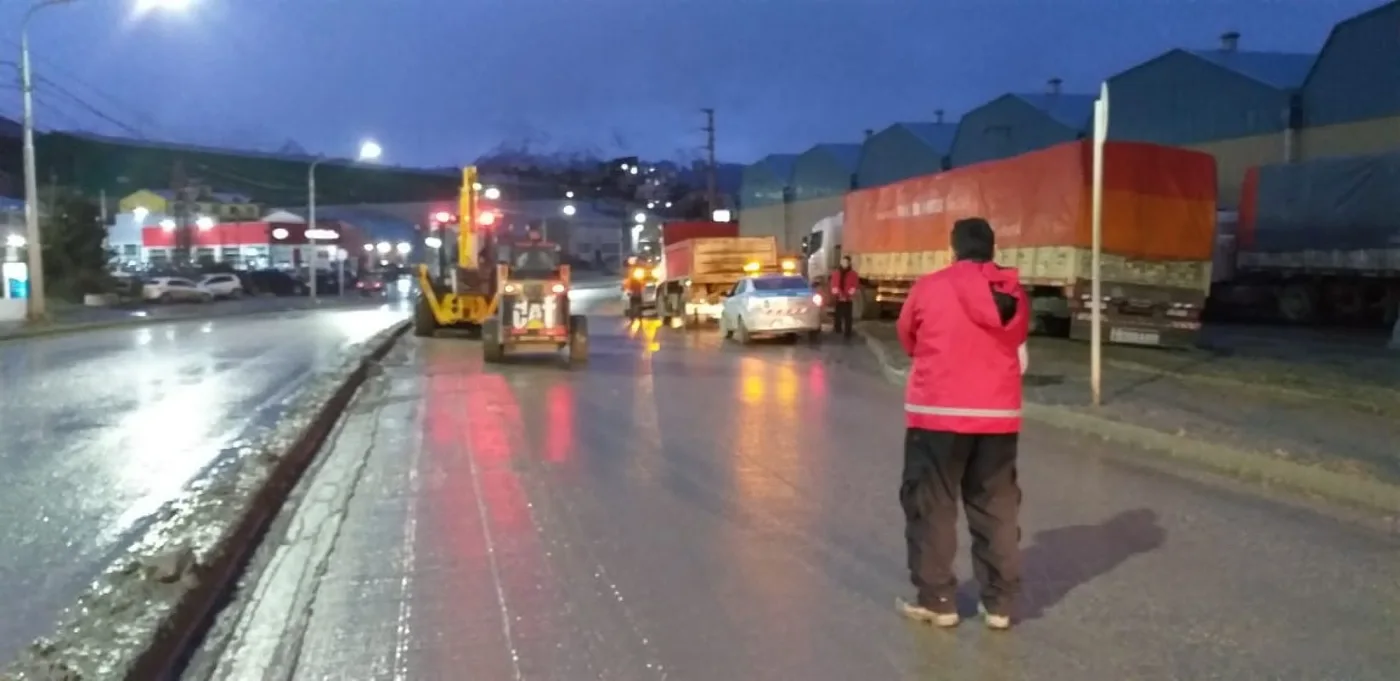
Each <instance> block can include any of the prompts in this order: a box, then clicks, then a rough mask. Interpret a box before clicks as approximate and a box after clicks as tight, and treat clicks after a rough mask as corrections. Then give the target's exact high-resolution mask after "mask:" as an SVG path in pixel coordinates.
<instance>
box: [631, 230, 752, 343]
mask: <svg viewBox="0 0 1400 681" xmlns="http://www.w3.org/2000/svg"><path fill="white" fill-rule="evenodd" d="M661 233H662V241H663V243H664V246H663V248H662V255H661V263H660V265H659V266H658V267H657V268H656V279H657V284H656V316H657V317H660V318H662V320H663V321H664V322H665V323H667V324H669V323H670V320H671V319H672V318H681V319H682V320H684V322H685V323H686V325H687V326H689V325H691V324H697V323H699V322H702V321H707V320H712V319H718V317H719V313H720V310H721V309H722V303H723V298H724V296H725V295H727V294H728V293H729V292H730V290H731V289H733V288H734V284H735V283H737V282H738V281H739V280H740V279H742V278H744V276H745V275H746V273H747V272H748V271H751V270H752V269H753V268H754V267H759V268H762V269H765V270H767V269H775V268H777V267H778V266H779V262H778V241H777V239H775V238H773V237H771V236H766V237H760V236H739V226H738V225H737V224H735V223H728V222H674V223H667V224H666V225H664V226H662V228H661Z"/></svg>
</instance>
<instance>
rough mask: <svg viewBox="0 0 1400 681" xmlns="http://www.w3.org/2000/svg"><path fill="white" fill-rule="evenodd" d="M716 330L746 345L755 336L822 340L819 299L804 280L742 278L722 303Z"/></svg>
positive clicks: (773, 276)
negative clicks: (803, 335)
mask: <svg viewBox="0 0 1400 681" xmlns="http://www.w3.org/2000/svg"><path fill="white" fill-rule="evenodd" d="M719 328H720V331H721V332H722V333H723V334H724V337H725V338H733V339H735V340H737V341H738V342H739V343H740V344H746V343H748V342H749V340H750V339H751V338H753V337H754V336H760V335H762V336H790V337H794V338H795V337H797V336H798V335H801V334H805V335H806V336H807V337H808V338H810V339H812V340H817V339H818V338H819V337H820V336H821V329H822V296H821V294H820V293H817V292H815V291H813V290H812V287H811V286H810V285H808V283H807V280H806V279H804V278H802V277H798V276H794V275H790V274H761V275H756V276H751V277H745V278H743V279H741V280H739V283H737V284H735V285H734V289H733V290H732V291H730V292H729V295H728V296H726V297H725V299H724V306H723V308H722V310H721V312H720V318H719Z"/></svg>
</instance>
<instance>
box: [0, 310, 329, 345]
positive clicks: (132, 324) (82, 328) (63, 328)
mask: <svg viewBox="0 0 1400 681" xmlns="http://www.w3.org/2000/svg"><path fill="white" fill-rule="evenodd" d="M354 307H355V304H353V303H344V304H331V305H324V306H306V307H287V308H281V309H276V310H239V311H237V312H216V313H214V314H191V315H179V316H175V317H131V318H128V319H113V320H108V321H101V322H79V323H77V324H49V325H44V326H33V327H20V330H19V331H16V332H12V333H4V332H0V343H8V342H12V341H22V340H29V339H32V338H51V337H53V336H67V335H70V334H78V333H85V332H88V331H105V330H108V329H128V328H139V327H142V326H154V325H156V324H177V323H183V322H204V321H213V320H216V319H231V318H234V317H263V316H273V315H283V314H295V313H298V312H314V311H316V310H328V309H350V308H354Z"/></svg>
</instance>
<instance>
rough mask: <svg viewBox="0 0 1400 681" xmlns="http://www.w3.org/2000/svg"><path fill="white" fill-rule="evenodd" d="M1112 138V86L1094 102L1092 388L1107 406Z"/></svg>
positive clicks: (1099, 401) (1098, 401)
mask: <svg viewBox="0 0 1400 681" xmlns="http://www.w3.org/2000/svg"><path fill="white" fill-rule="evenodd" d="M1107 139H1108V83H1104V84H1103V85H1102V86H1100V88H1099V99H1098V101H1097V102H1095V103H1094V189H1093V208H1092V211H1093V225H1094V227H1093V234H1094V236H1093V246H1092V251H1091V255H1090V265H1089V267H1090V270H1091V271H1092V273H1093V280H1092V282H1091V287H1092V288H1091V292H1090V295H1089V298H1090V301H1089V302H1090V303H1091V304H1092V305H1093V307H1092V308H1090V310H1089V320H1090V321H1089V324H1090V331H1089V386H1090V389H1091V390H1092V391H1093V403H1094V406H1095V407H1097V406H1099V405H1101V404H1103V282H1102V281H1101V277H1100V274H1101V272H1100V269H1099V268H1100V264H1101V263H1100V260H1101V256H1102V252H1103V147H1104V142H1105V141H1107Z"/></svg>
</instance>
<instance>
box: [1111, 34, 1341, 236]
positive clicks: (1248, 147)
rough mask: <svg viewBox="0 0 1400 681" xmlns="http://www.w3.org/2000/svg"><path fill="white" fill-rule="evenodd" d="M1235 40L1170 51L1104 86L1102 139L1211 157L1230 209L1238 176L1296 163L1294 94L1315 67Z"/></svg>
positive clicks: (1306, 59) (1300, 57) (1307, 57)
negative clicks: (1186, 150)
mask: <svg viewBox="0 0 1400 681" xmlns="http://www.w3.org/2000/svg"><path fill="white" fill-rule="evenodd" d="M1239 40H1240V34H1239V33H1235V32H1230V33H1226V34H1224V35H1222V36H1220V46H1219V48H1218V49H1214V50H1182V49H1174V50H1170V51H1168V52H1166V53H1163V54H1161V55H1159V56H1157V57H1155V58H1153V59H1149V60H1148V61H1145V62H1143V63H1141V64H1138V65H1136V66H1134V67H1132V68H1130V69H1128V70H1126V71H1123V72H1122V73H1119V74H1117V75H1114V76H1112V77H1110V78H1109V79H1108V96H1109V117H1108V124H1109V137H1110V138H1111V139H1117V140H1130V141H1137V142H1152V143H1155V144H1166V145H1171V146H1177V147H1187V148H1191V149H1197V150H1199V151H1204V152H1207V153H1210V154H1211V155H1213V156H1215V159H1216V173H1217V178H1218V181H1219V184H1220V196H1219V201H1220V205H1221V206H1223V207H1230V208H1233V207H1235V206H1236V205H1238V202H1239V191H1240V183H1241V182H1242V181H1243V179H1244V172H1245V170H1247V169H1248V168H1250V167H1251V166H1256V165H1259V164H1263V163H1277V162H1280V161H1289V160H1293V159H1295V158H1296V157H1297V126H1298V124H1299V123H1300V121H1301V114H1300V111H1299V108H1298V101H1297V92H1298V88H1299V87H1301V86H1302V84H1303V81H1304V79H1306V78H1307V75H1308V71H1309V69H1311V68H1312V64H1313V61H1314V59H1315V57H1314V55H1311V54H1295V53H1287V52H1249V51H1242V50H1240V49H1239Z"/></svg>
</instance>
